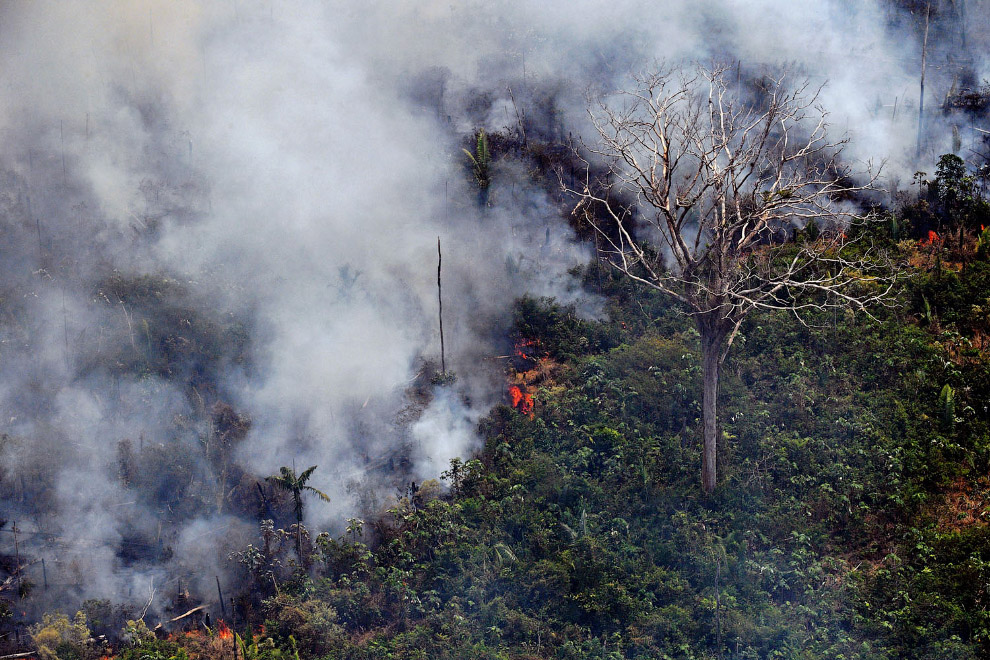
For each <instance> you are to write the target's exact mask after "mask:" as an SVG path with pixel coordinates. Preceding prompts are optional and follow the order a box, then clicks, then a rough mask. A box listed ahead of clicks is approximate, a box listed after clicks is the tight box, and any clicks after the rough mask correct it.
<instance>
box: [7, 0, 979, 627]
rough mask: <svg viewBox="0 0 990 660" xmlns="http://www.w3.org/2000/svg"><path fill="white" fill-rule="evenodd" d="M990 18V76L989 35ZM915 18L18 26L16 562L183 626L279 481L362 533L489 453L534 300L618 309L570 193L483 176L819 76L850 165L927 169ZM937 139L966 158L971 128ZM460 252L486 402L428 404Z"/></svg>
mask: <svg viewBox="0 0 990 660" xmlns="http://www.w3.org/2000/svg"><path fill="white" fill-rule="evenodd" d="M968 4H969V5H970V6H969V16H968V17H965V19H958V20H960V21H964V22H965V23H966V25H968V26H969V34H970V35H971V37H970V41H969V46H968V48H970V49H971V50H972V52H979V48H978V46H979V42H978V35H979V34H983V32H981V31H980V30H978V29H976V27H975V23H974V21H976V20H977V19H976V18H975V17H978V16H986V15H987V14H988V12H985V11H984V12H981V11H980V7H979V6H976V5H982V3H974V2H971V3H968ZM891 7H892V5H890V4H889V3H879V2H877V3H872V2H867V3H862V2H858V3H852V2H829V3H824V4H822V3H783V2H772V1H770V0H765V1H761V2H728V1H720V2H712V3H709V4H707V5H704V6H700V7H699V6H698V4H697V3H688V2H673V3H664V5H663V6H662V7H659V6H656V3H644V2H639V1H634V0H629V1H627V2H621V3H617V4H615V3H613V5H611V6H610V7H609V9H608V10H607V11H605V10H604V8H603V7H602V6H600V5H599V4H598V3H590V2H577V3H574V2H566V3H565V2H550V3H534V2H523V1H522V0H518V1H512V2H505V3H460V4H456V5H451V4H450V3H409V4H402V5H398V4H395V3H375V2H372V3H361V4H360V5H357V4H353V5H351V4H345V3H332V4H324V3H293V4H291V5H290V4H289V3H281V2H276V1H274V0H272V1H270V2H265V1H259V2H235V3H230V4H224V5H222V6H221V5H218V4H215V3H210V4H207V3H203V4H200V3H193V2H185V3H182V2H180V3H175V2H168V3H166V2H140V3H128V4H126V5H124V4H111V3H107V4H100V5H93V4H91V3H73V2H59V3H35V4H30V5H27V4H25V5H5V6H4V7H3V12H2V14H0V17H2V21H0V50H2V54H3V57H4V61H5V63H6V64H5V67H4V69H3V71H2V73H0V82H2V88H3V89H4V90H5V93H4V94H3V97H2V101H0V132H2V135H3V138H4V142H3V144H4V149H3V151H2V154H0V170H2V181H3V187H2V199H0V204H2V216H0V217H2V224H0V232H2V245H3V250H2V252H0V267H2V272H3V279H2V282H0V410H2V413H3V415H2V422H0V423H2V427H0V430H2V431H3V433H4V434H5V435H4V441H3V442H4V446H3V454H2V456H3V472H2V482H0V488H2V491H3V497H4V499H3V507H4V510H3V517H4V518H6V519H7V520H8V521H10V523H13V522H14V521H16V523H17V526H18V528H19V529H20V530H21V537H20V539H19V547H18V554H21V553H23V555H24V556H25V557H32V558H34V557H37V558H41V557H44V558H45V559H46V564H45V566H46V570H47V571H48V581H49V583H50V584H49V586H50V590H49V591H48V592H47V594H48V595H47V596H45V593H46V592H44V591H43V589H37V588H36V590H35V592H34V593H35V595H34V596H33V598H34V599H35V602H36V603H37V604H39V606H40V607H47V606H49V605H52V604H59V605H61V606H63V607H68V606H70V605H67V603H70V602H72V601H78V600H79V599H82V598H85V597H104V598H111V599H115V600H125V601H129V602H133V603H137V604H139V605H141V606H143V604H144V603H145V602H147V600H148V599H149V598H150V597H151V595H152V594H153V593H158V594H159V596H158V598H157V600H155V599H152V601H153V605H152V607H154V608H157V607H160V606H161V605H162V604H163V601H164V600H165V596H163V594H165V593H166V592H168V590H169V589H171V588H172V587H174V586H176V584H177V582H178V581H179V580H181V581H182V584H183V585H184V586H185V587H186V588H191V589H193V590H194V591H195V592H197V594H198V595H199V596H200V597H204V598H206V597H211V594H212V593H213V591H212V590H213V588H214V586H215V585H214V584H213V583H212V582H211V581H212V580H213V579H214V576H216V575H223V574H224V572H225V571H226V570H228V569H229V566H230V562H229V560H228V555H229V553H230V552H231V551H233V550H237V549H240V548H242V547H243V546H244V545H246V543H248V542H250V541H251V539H252V538H253V536H254V535H255V523H254V521H253V520H252V518H253V516H255V515H256V514H257V513H258V508H259V505H260V503H259V501H258V498H257V495H256V483H257V481H258V479H259V478H260V477H264V476H266V475H269V474H272V473H274V472H276V471H277V470H278V468H279V467H280V466H283V465H292V464H293V463H294V464H295V465H297V466H299V467H300V468H303V467H307V466H309V465H319V466H320V467H319V469H318V470H317V472H316V473H315V475H314V478H313V481H312V484H313V485H315V486H317V487H319V488H320V489H322V490H324V491H325V492H327V493H328V494H329V495H330V496H331V498H332V503H331V504H330V505H329V506H326V505H322V504H317V503H313V505H312V506H309V507H308V508H307V520H308V522H310V523H311V524H312V526H314V527H319V528H323V527H330V528H331V529H336V528H339V527H340V526H341V521H342V520H344V518H346V517H347V516H349V515H354V514H355V513H360V512H361V510H362V508H363V507H367V506H368V502H369V499H368V493H378V494H379V496H381V495H384V494H388V493H390V492H392V491H393V490H394V488H395V483H394V482H395V480H396V479H397V478H399V477H398V475H399V474H400V473H401V478H402V479H405V478H406V477H414V478H416V479H424V478H431V477H436V476H438V475H439V473H440V472H441V471H442V470H443V469H444V468H445V466H446V464H447V461H448V460H449V459H450V458H451V457H454V456H465V455H467V454H469V453H470V452H471V450H472V449H473V448H474V447H475V446H476V444H477V443H478V441H479V440H478V438H477V437H476V435H475V431H474V428H475V423H476V421H477V420H478V419H479V417H480V416H481V415H483V414H484V413H485V412H486V411H487V410H488V409H489V408H490V407H491V405H493V404H494V403H496V402H498V401H499V400H501V397H502V396H503V388H502V386H501V384H500V382H499V373H498V368H497V366H493V365H495V364H496V363H493V362H492V361H490V360H486V359H485V358H486V357H490V356H491V355H493V354H497V353H498V351H497V350H496V349H497V348H498V347H499V345H500V342H504V336H505V331H506V324H507V322H508V321H507V319H508V318H509V308H510V304H511V301H512V300H513V299H514V298H515V297H517V296H519V295H522V294H523V293H527V292H528V293H531V294H534V295H554V296H557V297H558V298H561V299H564V300H577V301H579V302H580V304H581V306H582V308H584V309H585V310H586V311H587V313H589V314H594V313H596V301H595V300H594V298H593V297H592V296H589V295H587V294H583V293H581V292H580V290H579V287H578V286H577V283H576V282H575V281H574V280H573V278H572V277H570V276H569V275H568V269H569V268H570V267H571V266H573V265H576V264H580V263H582V262H585V261H587V259H589V257H590V253H591V252H590V250H589V248H588V247H586V246H583V245H581V244H580V243H579V242H577V241H576V240H575V238H574V236H573V234H572V232H571V230H570V229H569V228H568V226H567V224H566V222H565V221H564V220H563V219H562V218H561V214H560V208H559V205H558V204H557V203H556V200H555V193H554V192H553V191H552V190H550V189H549V188H548V187H547V186H546V185H545V182H542V181H540V180H538V178H534V177H533V176H531V175H530V173H529V171H528V170H527V167H526V166H525V164H524V163H522V162H521V161H520V160H518V159H515V160H514V159H513V158H511V157H506V158H503V159H502V160H500V161H497V162H495V163H493V166H492V167H493V183H492V189H491V190H490V191H489V192H488V193H487V200H488V201H487V204H485V205H479V204H478V194H477V193H478V191H477V185H476V183H475V182H474V181H473V180H472V177H471V174H470V172H469V170H468V167H467V161H466V156H465V155H464V154H463V153H462V148H465V147H467V148H469V149H470V148H471V143H472V141H473V139H474V135H475V132H476V131H477V130H478V129H480V128H484V129H486V130H488V131H489V132H491V133H493V134H505V135H511V136H512V139H513V140H514V141H515V142H516V143H519V142H525V141H526V140H530V141H534V142H544V143H560V144H564V143H568V144H577V143H579V141H580V139H581V137H588V136H589V135H590V134H589V127H588V124H587V120H586V114H585V110H586V101H585V98H586V93H587V92H588V91H589V90H592V91H593V90H609V89H618V88H621V87H622V86H623V85H624V83H626V82H627V80H628V75H629V73H630V71H634V70H635V69H637V68H642V67H645V66H649V64H650V62H652V61H654V60H656V59H661V58H662V59H667V60H671V61H689V60H708V59H712V58H719V59H724V60H726V61H731V60H737V61H739V62H740V64H739V71H740V74H739V75H740V76H741V75H744V73H743V71H744V69H745V71H746V75H750V76H752V75H757V74H758V73H759V71H760V68H761V67H767V70H770V69H771V68H772V67H777V66H779V65H781V63H790V65H791V66H792V67H793V69H794V70H795V71H797V72H799V73H800V74H803V75H809V76H812V77H813V78H815V79H820V80H825V79H828V80H830V81H831V82H830V84H829V85H828V86H827V87H826V88H825V92H824V94H823V96H822V101H823V103H824V104H825V105H826V106H827V107H828V109H829V110H830V111H832V113H833V118H834V123H835V124H836V126H837V128H838V129H839V130H841V129H845V128H848V130H849V132H850V133H851V136H852V138H853V142H852V145H851V147H852V149H851V157H852V158H854V159H861V160H865V159H867V158H884V157H887V158H890V159H891V163H892V164H893V166H894V167H895V169H896V170H897V171H902V172H907V171H912V170H911V168H912V167H913V166H914V161H913V149H914V144H915V137H914V126H915V123H916V119H917V116H916V113H915V114H912V111H911V110H912V107H915V108H916V105H915V106H912V103H915V104H916V101H914V100H912V99H915V98H916V97H912V93H913V92H912V90H913V89H914V86H915V84H916V78H917V68H918V61H917V60H918V49H919V48H918V39H917V33H916V32H917V29H916V28H917V21H913V20H911V18H910V16H909V15H907V14H906V13H905V10H903V9H900V8H896V7H895V8H891ZM944 20H945V21H946V22H945V23H944V25H948V21H949V18H946V19H944ZM953 20H956V19H953ZM944 29H945V30H946V33H948V32H949V28H948V27H945V28H944ZM984 32H985V31H984ZM809 33H814V34H815V36H816V37H815V43H816V50H815V52H809V51H808V49H807V47H806V43H807V41H808V39H807V38H806V35H807V34H809ZM953 43H955V42H953ZM817 44H820V45H817ZM932 47H933V49H936V48H939V47H941V48H942V49H943V51H947V50H948V48H947V47H946V46H944V45H943V46H939V45H938V44H933V46H932ZM966 52H970V51H966ZM944 59H945V58H943V61H944ZM967 66H968V67H969V69H971V70H972V71H973V72H974V75H975V76H976V77H977V78H979V77H980V76H985V75H986V71H987V69H986V63H985V62H984V61H982V60H979V59H978V58H977V57H975V56H973V57H971V58H970V61H969V62H968V64H967ZM952 70H953V68H952V67H951V66H949V65H948V64H945V65H942V69H939V70H937V71H935V72H934V73H931V74H930V76H931V78H930V81H931V82H930V84H931V85H932V90H935V91H932V94H933V95H935V94H945V93H947V91H948V90H949V89H950V86H951V84H952V76H953V75H954V74H952ZM895 103H899V104H900V111H899V113H898V112H895V111H894V109H893V107H892V106H893V105H894V104H895ZM888 110H890V112H888ZM927 130H928V132H929V133H928V136H927V138H926V140H927V141H926V148H927V149H929V150H930V151H932V152H933V153H934V152H938V153H941V151H942V150H943V147H942V146H939V145H940V144H942V143H943V142H945V141H946V140H948V139H949V138H948V136H949V135H950V134H951V129H949V128H947V127H946V126H945V125H942V124H938V125H937V124H936V123H935V122H932V124H931V125H930V126H929V127H928V128H927ZM437 237H440V238H441V241H442V248H443V253H444V261H443V264H444V266H443V267H444V271H443V296H444V311H445V316H444V325H445V332H446V337H445V339H446V348H447V354H446V356H445V357H446V361H447V363H448V366H449V368H450V369H451V370H452V371H455V372H456V373H457V376H458V379H457V381H456V383H455V384H454V385H453V386H452V387H449V388H445V389H442V390H439V392H440V394H439V395H435V396H431V397H427V398H426V399H423V400H420V401H418V402H417V401H415V400H412V399H411V398H410V394H409V392H410V388H411V387H414V386H417V385H418V384H421V383H422V382H423V379H424V378H426V380H427V381H428V379H429V374H430V372H431V371H432V370H435V369H436V365H437V363H438V362H439V357H440V356H439V328H438V323H437V288H436V276H437V273H436V259H437ZM400 455H401V457H402V459H401V460H404V461H407V463H405V464H404V465H402V466H400V467H401V469H399V470H398V471H396V472H395V473H393V474H391V475H389V474H385V473H384V472H383V470H381V469H380V467H381V465H382V462H383V461H388V460H389V459H392V460H393V463H394V457H396V456H400ZM393 467H394V465H393ZM373 499H374V498H372V500H373ZM10 523H8V526H7V527H5V528H4V530H5V531H6V532H7V533H5V534H4V539H5V541H12V540H13V539H12V538H11V537H12V533H11V532H12V524H10ZM7 545H10V543H7ZM5 550H6V546H5ZM37 572H38V570H37V566H36V565H32V567H31V568H30V576H31V580H32V581H34V582H35V583H36V584H40V583H41V581H42V579H43V576H42V577H39V576H38V575H36V573H37Z"/></svg>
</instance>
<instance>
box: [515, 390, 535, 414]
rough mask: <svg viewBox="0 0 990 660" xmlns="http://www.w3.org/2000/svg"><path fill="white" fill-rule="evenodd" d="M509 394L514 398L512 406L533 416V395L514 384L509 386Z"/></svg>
mask: <svg viewBox="0 0 990 660" xmlns="http://www.w3.org/2000/svg"><path fill="white" fill-rule="evenodd" d="M509 396H510V397H511V398H512V407H513V408H515V409H516V410H518V411H519V412H521V413H522V414H524V415H529V416H530V417H532V416H533V395H532V394H530V393H529V392H523V391H522V390H521V389H520V388H519V386H517V385H513V386H512V387H510V388H509Z"/></svg>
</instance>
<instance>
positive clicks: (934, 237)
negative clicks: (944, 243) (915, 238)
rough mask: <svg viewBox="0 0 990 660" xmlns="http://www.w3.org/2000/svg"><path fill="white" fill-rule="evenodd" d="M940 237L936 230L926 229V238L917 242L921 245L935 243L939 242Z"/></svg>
mask: <svg viewBox="0 0 990 660" xmlns="http://www.w3.org/2000/svg"><path fill="white" fill-rule="evenodd" d="M941 240H942V238H941V237H940V236H939V235H938V232H934V231H932V230H930V229H929V230H928V240H922V241H920V242H919V243H920V244H921V245H935V244H937V243H939V242H941Z"/></svg>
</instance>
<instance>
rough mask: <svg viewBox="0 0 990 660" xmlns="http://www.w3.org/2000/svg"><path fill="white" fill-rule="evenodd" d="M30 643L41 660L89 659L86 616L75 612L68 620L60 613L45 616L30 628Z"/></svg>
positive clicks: (89, 650)
mask: <svg viewBox="0 0 990 660" xmlns="http://www.w3.org/2000/svg"><path fill="white" fill-rule="evenodd" d="M30 632H31V641H32V642H34V647H35V650H36V651H37V653H38V657H39V658H41V659H42V660H82V659H84V658H89V657H90V654H91V651H92V649H91V648H90V644H89V639H90V634H89V628H87V627H86V615H85V614H83V613H82V612H76V616H75V617H74V618H73V619H72V620H70V619H69V617H68V616H66V615H65V614H62V613H61V612H59V613H56V614H45V615H44V616H42V619H41V622H40V623H37V624H35V625H34V626H32V627H31V630H30Z"/></svg>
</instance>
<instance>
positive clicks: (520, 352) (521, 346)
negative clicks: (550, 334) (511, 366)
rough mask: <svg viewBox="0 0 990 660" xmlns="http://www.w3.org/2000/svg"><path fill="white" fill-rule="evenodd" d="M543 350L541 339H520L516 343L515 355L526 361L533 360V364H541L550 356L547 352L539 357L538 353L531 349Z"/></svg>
mask: <svg viewBox="0 0 990 660" xmlns="http://www.w3.org/2000/svg"><path fill="white" fill-rule="evenodd" d="M541 348H542V345H541V344H540V340H539V339H520V340H519V341H517V342H516V345H515V353H516V356H518V357H521V358H522V359H524V360H532V361H533V362H539V361H540V360H544V359H546V358H548V357H550V354H549V353H548V352H546V351H543V355H542V356H537V355H536V353H537V351H534V350H531V349H541Z"/></svg>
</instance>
